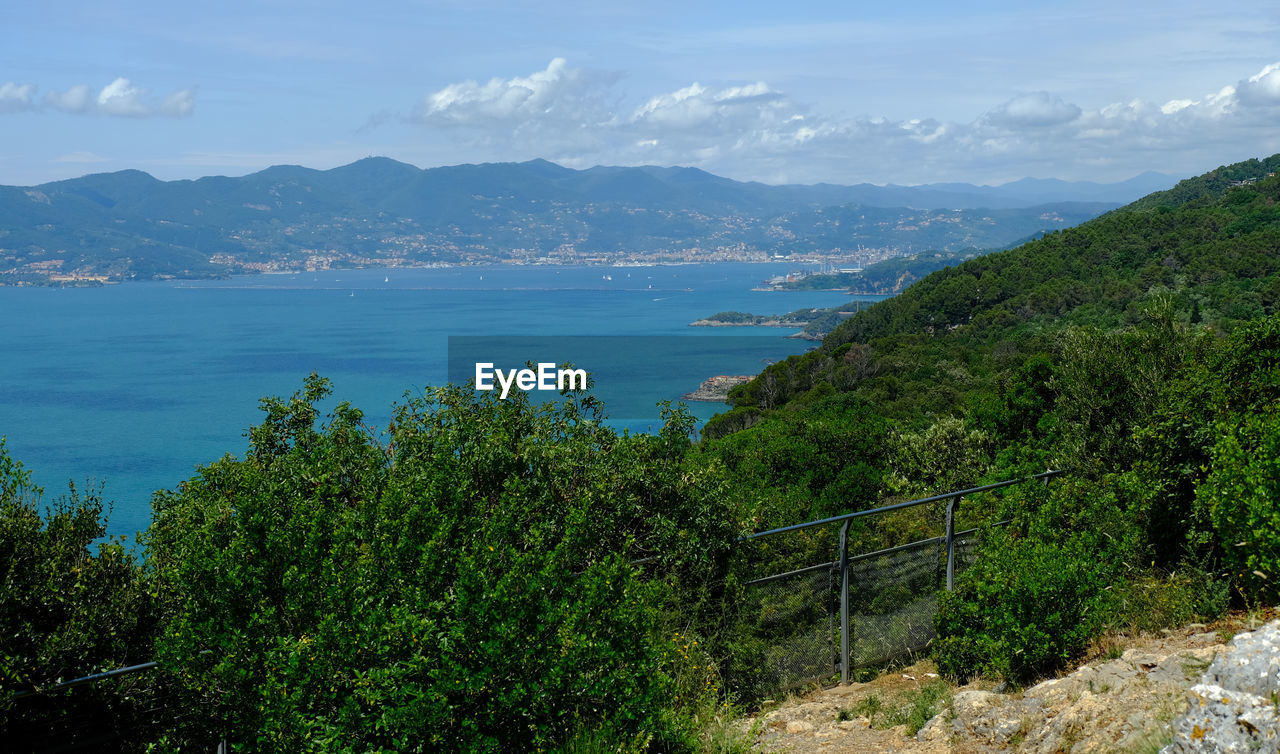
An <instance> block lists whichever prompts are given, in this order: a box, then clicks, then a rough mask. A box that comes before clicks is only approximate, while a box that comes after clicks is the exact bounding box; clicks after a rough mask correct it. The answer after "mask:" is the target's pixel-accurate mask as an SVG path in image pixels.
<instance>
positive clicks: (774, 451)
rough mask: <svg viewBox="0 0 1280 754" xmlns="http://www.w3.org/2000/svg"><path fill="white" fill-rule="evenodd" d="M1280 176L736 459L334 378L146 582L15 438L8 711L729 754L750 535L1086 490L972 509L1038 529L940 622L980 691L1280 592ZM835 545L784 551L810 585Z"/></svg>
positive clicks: (746, 665) (1044, 248)
mask: <svg viewBox="0 0 1280 754" xmlns="http://www.w3.org/2000/svg"><path fill="white" fill-rule="evenodd" d="M1275 160H1276V158H1272V159H1271V160H1267V161H1263V162H1257V161H1254V162H1251V163H1246V164H1243V167H1242V166H1232V167H1230V168H1223V169H1220V171H1219V172H1220V173H1221V174H1222V175H1225V176H1229V177H1230V181H1228V182H1227V183H1228V185H1225V186H1219V185H1218V183H1220V182H1214V181H1209V182H1208V183H1207V184H1206V183H1205V181H1199V182H1197V181H1195V180H1193V182H1192V183H1191V184H1189V185H1187V186H1180V187H1175V189H1173V190H1172V191H1171V192H1170V193H1169V194H1167V195H1166V198H1165V199H1164V200H1162V201H1161V202H1159V203H1156V204H1154V205H1153V204H1152V203H1151V202H1145V201H1144V202H1140V203H1138V204H1137V205H1135V206H1133V207H1130V208H1128V209H1126V210H1123V211H1117V212H1114V213H1111V214H1109V215H1106V216H1104V217H1101V218H1099V219H1097V220H1094V221H1092V222H1090V223H1087V224H1085V225H1083V226H1081V227H1079V228H1075V229H1071V230H1067V231H1062V232H1059V233H1054V234H1051V235H1049V236H1047V237H1045V238H1043V239H1039V240H1036V241H1033V242H1030V243H1028V244H1026V245H1024V246H1021V247H1018V248H1016V249H1012V250H1009V251H1006V252H1001V253H997V254H993V255H989V256H985V257H982V258H979V259H974V260H970V261H966V262H964V263H963V264H960V265H958V266H957V267H953V268H948V269H945V270H941V271H938V272H935V273H933V274H932V275H930V276H928V277H927V278H925V279H924V280H922V281H921V282H919V283H918V284H916V285H914V286H912V287H911V288H909V289H908V290H906V291H904V292H903V293H902V294H901V295H900V296H898V297H897V298H894V299H890V300H886V301H884V302H882V303H880V304H877V305H875V306H873V307H870V308H868V309H865V310H863V311H859V312H856V313H854V314H853V315H852V316H850V317H848V318H847V319H846V321H844V322H843V323H842V324H840V325H839V327H837V328H836V329H835V330H834V331H833V332H832V334H831V335H830V336H828V337H827V338H826V339H825V341H824V343H823V345H822V347H821V348H820V349H817V350H815V351H813V352H811V353H808V354H805V355H802V356H797V357H792V358H791V359H789V360H787V361H786V362H782V363H779V364H776V365H773V366H771V367H769V368H768V369H767V370H766V371H765V372H764V373H763V374H762V375H761V376H760V377H759V378H757V379H756V380H754V381H753V382H751V383H749V384H747V385H744V386H742V387H740V388H737V389H735V391H734V393H733V394H732V399H733V403H734V407H733V410H731V411H729V412H728V413H726V414H723V415H721V416H720V417H718V418H716V419H715V420H713V421H712V422H710V423H709V424H708V426H707V427H706V428H705V430H704V433H703V439H702V440H701V441H700V442H694V441H693V440H692V439H691V430H692V423H691V421H690V420H689V418H688V416H687V415H685V414H683V413H682V412H680V411H672V412H670V413H669V414H668V417H667V423H666V425H665V427H664V428H663V430H662V431H661V432H659V433H658V434H656V435H652V436H649V435H642V436H628V435H622V436H619V435H618V434H616V433H614V432H613V431H611V430H609V429H608V428H607V427H606V426H605V425H604V424H603V423H602V421H601V420H602V414H601V407H600V406H599V405H598V404H597V403H596V402H595V401H594V399H592V398H591V397H589V396H587V395H582V394H567V395H565V396H564V400H563V401H562V402H560V403H558V404H555V405H550V406H536V405H532V404H530V403H529V402H528V401H527V400H526V399H525V398H523V397H518V398H517V399H515V400H510V401H505V402H503V401H497V400H495V399H493V398H492V396H491V394H483V396H482V397H477V396H476V395H475V394H474V393H473V392H471V391H468V390H465V389H460V388H456V387H447V388H443V389H439V390H435V391H431V392H428V393H426V394H424V395H422V396H417V397H411V398H408V399H407V400H406V402H405V404H404V405H403V406H401V407H400V408H399V409H398V411H397V413H396V415H395V418H394V420H393V423H392V425H391V426H390V427H389V428H388V429H387V431H386V433H385V434H383V435H379V434H377V433H376V432H374V431H372V430H370V429H369V428H367V427H365V426H364V425H363V424H362V421H361V419H362V417H361V414H360V412H359V411H358V410H356V409H354V408H352V407H351V406H348V405H346V404H342V403H339V404H337V405H336V406H333V407H332V408H330V409H328V411H327V416H326V411H325V409H324V408H322V406H324V405H327V395H328V392H329V386H328V384H327V382H326V381H324V380H323V379H321V378H319V377H316V376H312V377H311V378H309V379H308V380H306V382H305V383H304V385H303V388H302V390H301V391H300V392H299V393H298V394H296V395H294V396H293V397H291V398H289V399H278V398H271V399H265V400H264V402H263V409H264V413H265V416H264V419H263V421H262V423H261V424H259V425H258V426H256V427H254V428H253V429H252V430H251V433H250V438H249V439H250V446H249V451H248V453H247V454H246V455H245V456H244V457H243V458H236V457H231V456H227V457H225V458H223V459H220V460H218V461H216V462H214V463H211V464H210V465H208V466H206V467H204V468H202V469H200V470H199V472H198V473H197V475H196V476H194V477H193V478H192V479H189V480H187V481H186V482H184V483H182V484H181V485H179V486H178V487H177V488H175V489H173V490H167V491H161V492H158V493H157V494H156V495H155V497H154V499H153V509H154V520H153V524H152V526H151V529H150V530H149V531H148V532H147V533H146V535H145V539H144V542H143V544H144V545H145V548H146V549H145V551H144V552H143V553H142V554H143V555H144V556H145V557H144V558H140V559H135V558H134V557H133V556H131V555H130V554H129V553H128V552H126V551H124V550H123V549H121V548H120V547H119V545H117V544H106V545H103V546H100V547H98V548H97V550H96V552H94V551H93V549H92V547H91V545H92V542H93V540H94V539H95V538H97V537H98V536H100V534H101V531H102V529H101V523H100V522H101V516H102V514H103V511H102V505H101V503H100V502H99V501H98V499H97V498H96V496H94V495H84V494H79V493H77V492H76V491H75V490H73V491H72V493H71V494H70V495H69V496H68V497H67V498H65V499H63V500H61V501H60V502H58V503H56V504H55V505H54V506H53V508H52V509H50V510H49V511H48V512H47V513H45V514H44V515H41V513H40V511H39V508H40V497H39V494H38V493H37V491H35V490H34V488H33V487H32V486H31V483H30V480H29V479H28V478H27V476H26V474H25V472H24V471H23V470H22V468H21V467H20V465H18V464H17V463H16V462H14V461H12V460H10V459H9V458H8V457H7V455H5V454H4V453H3V448H2V447H0V553H3V554H4V555H5V556H6V557H5V558H2V559H0V568H4V569H5V570H4V571H3V572H2V573H0V575H3V577H4V580H3V582H2V583H3V593H0V621H3V624H0V629H3V633H2V634H0V641H2V642H3V643H2V644H0V659H2V660H3V668H2V670H3V674H4V675H3V686H2V687H0V688H2V689H3V691H4V692H5V694H6V696H5V697H3V699H2V700H0V716H2V717H0V724H3V725H4V726H5V729H6V731H20V732H22V733H23V734H25V735H31V736H36V735H39V733H38V732H37V731H39V730H41V726H45V727H46V728H47V727H56V726H57V725H58V722H59V721H60V720H63V719H65V718H66V716H67V715H68V714H74V715H76V716H78V717H79V718H80V719H87V720H90V721H96V722H100V723H102V724H103V725H108V724H110V721H114V720H118V719H120V718H121V717H128V716H130V715H135V713H136V715H137V716H139V719H141V717H144V716H142V714H141V712H139V711H138V709H139V706H145V707H147V708H150V706H151V705H150V701H149V700H156V699H163V700H166V701H165V703H166V704H169V705H172V706H171V707H170V708H169V711H168V713H166V714H165V715H163V716H161V718H160V719H153V718H147V719H146V720H143V721H142V723H140V724H142V725H143V728H142V729H143V730H145V732H146V736H147V737H146V738H145V739H142V738H140V739H139V743H140V744H142V743H154V744H156V745H157V746H158V748H160V749H162V750H163V749H168V748H181V747H195V746H204V747H208V746H209V743H210V742H211V741H215V740H217V739H218V738H220V737H222V736H226V737H227V739H228V741H229V743H230V744H231V745H232V747H233V748H235V749H240V750H255V751H258V750H261V751H274V750H374V749H376V750H424V751H425V750H456V751H462V750H467V751H471V750H513V751H516V750H518V751H524V750H537V749H544V750H553V749H568V750H580V751H591V750H599V749H602V748H608V749H612V750H637V751H643V750H650V751H690V750H724V749H725V748H726V747H729V746H731V745H732V743H733V742H732V741H731V740H726V738H725V733H724V730H725V729H724V728H723V726H722V725H719V724H718V723H717V721H719V720H722V719H723V715H724V713H725V710H726V708H725V706H724V705H725V704H726V702H729V703H732V702H734V701H748V702H749V701H750V699H746V698H744V696H743V695H745V694H748V693H752V692H759V691H760V689H759V688H758V687H757V686H755V685H753V684H755V682H756V678H755V676H754V675H753V664H758V663H759V657H760V650H761V649H762V645H761V644H760V641H759V637H758V636H756V635H755V634H753V633H752V627H751V626H750V625H746V623H747V621H746V620H745V619H744V616H743V615H742V614H741V613H740V612H739V610H740V606H741V605H742V603H743V594H744V591H743V589H742V586H741V584H742V581H743V579H744V570H743V564H742V563H741V562H740V555H739V553H740V552H742V551H743V550H744V548H743V547H741V546H739V544H738V538H739V537H740V536H741V535H742V534H743V533H745V532H747V531H750V530H760V529H764V528H769V527H772V526H777V525H785V524H790V523H796V522H800V521H805V520H809V519H812V518H816V517H820V516H826V515H831V514H836V513H844V512H849V511H852V510H857V509H862V508H868V507H873V506H875V505H878V504H880V503H881V502H885V501H890V500H894V499H905V498H906V497H908V496H916V495H922V494H929V493H936V492H941V491H945V490H950V489H955V488H957V487H962V486H966V485H969V484H973V483H975V482H981V481H993V480H1001V479H1007V478H1010V477H1015V476H1020V475H1023V474H1026V473H1028V472H1033V471H1041V470H1043V469H1045V468H1047V467H1051V466H1060V467H1064V468H1068V469H1069V470H1070V474H1069V475H1068V476H1066V477H1064V478H1062V479H1059V480H1057V481H1055V482H1054V483H1053V484H1051V485H1048V486H1040V485H1025V486H1017V487H1011V488H1009V490H1008V491H1007V493H1006V494H1003V495H999V496H995V495H991V496H974V498H973V499H972V500H966V503H965V506H966V507H965V509H964V512H965V515H966V516H968V517H969V521H970V522H972V523H975V524H978V525H986V524H990V523H991V522H994V521H996V520H1003V519H1009V520H1010V521H1011V523H1009V524H1008V525H1007V526H999V527H997V526H987V528H986V529H985V531H984V533H983V537H982V540H983V544H982V547H981V551H980V552H979V554H978V556H977V558H976V559H975V561H974V564H973V565H972V566H971V567H970V568H968V569H967V570H965V571H963V572H962V573H961V575H960V576H959V579H958V581H957V586H956V589H955V591H953V592H950V593H945V594H943V595H942V596H941V598H940V609H939V612H938V617H937V629H938V635H939V638H938V639H937V640H936V641H935V642H934V643H933V646H932V652H933V655H934V657H935V659H936V660H937V662H938V665H939V667H940V668H941V669H942V671H943V672H944V673H946V674H947V675H948V676H951V677H954V678H967V677H969V676H972V675H974V674H984V675H991V676H998V677H1003V678H1006V679H1009V680H1010V681H1013V682H1016V683H1024V682H1028V681H1030V680H1032V679H1034V678H1036V677H1038V676H1041V675H1043V674H1046V673H1050V672H1053V671H1054V670H1056V669H1059V668H1061V667H1063V666H1065V665H1067V664H1068V663H1070V662H1071V661H1072V660H1073V659H1075V658H1077V657H1078V656H1079V655H1080V654H1081V653H1082V652H1083V651H1085V649H1086V647H1087V646H1088V645H1089V643H1090V642H1091V641H1093V640H1094V639H1096V638H1097V637H1098V635H1099V634H1100V633H1101V632H1103V631H1105V630H1107V629H1109V628H1113V627H1136V628H1145V629H1156V628H1160V627H1163V626H1168V625H1174V624H1177V623H1181V622H1187V621H1190V620H1194V619H1197V618H1204V617H1210V616H1214V615H1216V614H1218V613H1220V612H1221V611H1223V610H1224V609H1226V608H1227V607H1228V606H1229V605H1236V606H1243V607H1251V606H1257V605H1261V604H1274V603H1275V601H1276V600H1277V599H1280V589H1278V587H1277V584H1280V508H1278V506H1277V502H1276V501H1277V499H1278V498H1280V464H1278V463H1277V461H1276V458H1277V453H1278V452H1280V412H1278V409H1280V210H1277V207H1276V200H1277V199H1278V198H1280V179H1277V178H1276V177H1275V176H1273V175H1268V173H1269V172H1271V170H1272V166H1273V164H1274V162H1275ZM1240 182H1244V183H1240ZM1231 183H1238V184H1239V185H1230V184H1231ZM1201 184H1205V185H1207V188H1206V189H1203V190H1202V189H1201V188H1197V186H1200V185H1201ZM911 510H916V509H911ZM931 524H932V522H930V521H929V520H927V518H926V517H924V516H923V515H917V514H914V513H912V512H911V511H907V512H904V513H903V514H902V515H901V516H896V517H883V519H882V520H881V521H879V522H877V523H876V524H874V525H868V526H864V527H860V528H859V529H858V530H857V531H856V532H854V533H853V536H855V537H856V538H857V541H858V544H859V546H860V547H861V546H865V547H874V546H879V545H885V544H897V543H899V542H902V541H910V539H912V538H916V537H918V536H919V535H920V534H921V533H922V532H923V531H925V529H927V527H928V526H929V525H931ZM822 536H825V535H823V534H821V533H816V534H814V536H813V537H812V538H810V539H807V540H805V541H802V542H800V543H799V544H797V545H795V546H794V547H792V548H790V549H786V548H780V549H778V550H776V551H774V552H772V553H771V554H769V557H772V558H773V559H774V560H773V561H772V563H773V564H774V565H785V566H788V567H793V566H796V567H798V566H801V565H808V564H811V563H812V562H813V560H812V559H808V560H806V558H810V557H811V556H812V555H813V554H814V553H816V552H819V551H820V547H819V546H823V547H825V546H827V545H829V542H825V543H824V542H823V541H821V537H822ZM822 551H823V552H830V550H829V549H826V550H822ZM755 555H759V552H756V553H755ZM877 597H878V598H879V597H882V596H877ZM885 599H888V598H885ZM882 601H883V600H882ZM772 617H775V618H776V616H772ZM147 657H155V658H156V659H157V661H158V662H159V667H158V668H157V670H156V671H155V672H154V673H152V674H150V675H147V676H138V677H135V679H134V680H132V681H130V682H128V683H126V682H120V681H112V682H109V683H107V684H102V685H98V686H94V687H92V688H93V692H92V693H91V694H88V695H84V694H80V693H79V691H67V692H52V693H42V694H39V695H37V697H36V698H37V699H38V700H39V704H38V705H32V704H30V700H14V699H11V698H9V697H8V696H7V694H9V693H11V692H13V691H16V690H29V689H40V688H44V687H47V686H49V685H50V684H51V683H53V682H55V681H56V680H57V679H59V678H63V679H65V678H67V677H69V676H72V675H75V674H78V673H88V672H92V671H95V670H102V669H106V668H108V667H117V666H120V665H123V664H127V663H130V662H134V661H137V660H140V659H143V658H147ZM18 740H19V741H20V745H19V747H18V748H22V746H33V745H38V743H35V744H33V743H32V742H33V741H35V742H38V741H39V739H38V738H28V739H25V740H23V739H18Z"/></svg>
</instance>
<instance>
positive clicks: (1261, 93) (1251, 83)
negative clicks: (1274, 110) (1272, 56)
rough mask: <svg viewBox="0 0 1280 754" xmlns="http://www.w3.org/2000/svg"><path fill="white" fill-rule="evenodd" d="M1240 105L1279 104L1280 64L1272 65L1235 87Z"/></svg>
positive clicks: (1265, 105) (1267, 105)
mask: <svg viewBox="0 0 1280 754" xmlns="http://www.w3.org/2000/svg"><path fill="white" fill-rule="evenodd" d="M1236 96H1237V97H1238V98H1239V100H1240V103H1241V104H1243V105H1246V106H1250V107H1257V106H1263V107H1269V106H1274V105H1278V104H1280V63H1272V64H1271V65H1269V66H1267V67H1266V68H1263V69H1262V70H1261V71H1259V72H1258V73H1256V74H1254V75H1253V76H1250V77H1249V80H1248V81H1241V82H1240V83H1239V85H1237V86H1236Z"/></svg>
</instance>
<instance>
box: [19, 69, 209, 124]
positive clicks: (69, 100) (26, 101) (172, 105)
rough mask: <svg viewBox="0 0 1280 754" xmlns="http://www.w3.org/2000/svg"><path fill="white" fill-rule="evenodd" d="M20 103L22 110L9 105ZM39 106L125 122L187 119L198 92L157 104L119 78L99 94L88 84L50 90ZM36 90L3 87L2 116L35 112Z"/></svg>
mask: <svg viewBox="0 0 1280 754" xmlns="http://www.w3.org/2000/svg"><path fill="white" fill-rule="evenodd" d="M10 101H12V102H15V103H16V102H21V103H23V104H22V106H21V107H13V106H12V105H9V104H8V103H9V102H10ZM39 104H40V105H42V106H43V107H46V108H50V109H53V110H58V111H61V112H64V113H73V114H76V115H94V114H96V115H110V116H115V117H125V118H148V117H154V116H169V117H177V118H180V117H186V116H188V115H190V114H191V113H192V111H193V110H194V109H195V90H194V89H181V90H178V91H176V92H173V93H172V94H170V95H168V96H167V97H165V98H164V99H163V100H162V101H160V102H158V103H157V102H156V101H155V100H154V98H152V97H151V93H150V92H149V91H148V90H146V89H143V88H141V87H139V86H136V85H134V84H133V82H131V81H129V79H126V78H123V77H121V78H117V79H115V80H114V81H112V82H111V83H109V84H107V85H106V86H104V87H102V89H101V90H99V91H98V92H97V93H95V92H94V90H93V88H92V87H90V86H89V85H88V84H76V85H75V86H72V87H70V88H69V89H66V90H65V91H57V90H53V89H51V90H49V91H47V92H45V93H44V96H43V97H42V98H41V99H40V101H39ZM37 107H38V105H37V104H36V99H35V87H34V86H32V85H30V84H26V85H23V86H21V87H19V86H16V85H14V84H5V85H4V86H2V87H0V113H6V112H16V111H17V110H19V109H36V108H37Z"/></svg>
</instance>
